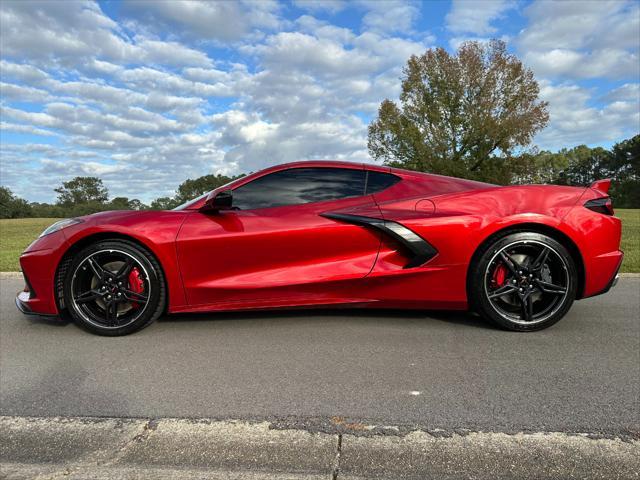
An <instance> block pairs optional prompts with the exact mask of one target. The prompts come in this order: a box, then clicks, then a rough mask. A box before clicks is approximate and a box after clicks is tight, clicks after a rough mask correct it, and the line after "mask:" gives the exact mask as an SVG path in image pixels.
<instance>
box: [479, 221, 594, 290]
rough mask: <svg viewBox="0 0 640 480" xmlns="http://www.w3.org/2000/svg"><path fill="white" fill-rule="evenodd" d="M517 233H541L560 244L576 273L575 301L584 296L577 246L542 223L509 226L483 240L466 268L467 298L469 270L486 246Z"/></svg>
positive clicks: (583, 272) (560, 232) (582, 275)
mask: <svg viewBox="0 0 640 480" xmlns="http://www.w3.org/2000/svg"><path fill="white" fill-rule="evenodd" d="M518 232H534V233H541V234H543V235H547V236H549V237H551V238H553V239H554V240H556V241H557V242H558V243H560V244H561V245H562V246H563V247H565V248H566V249H567V250H568V251H569V253H570V254H571V257H572V258H573V261H574V263H575V266H576V269H577V271H578V289H577V296H576V299H580V298H582V296H583V294H584V286H585V271H584V261H583V259H582V254H581V253H580V250H579V249H578V246H577V245H576V244H575V242H574V241H573V240H572V239H571V238H570V237H569V236H568V235H567V234H565V233H564V232H562V231H560V230H558V229H557V228H554V227H551V226H549V225H545V224H543V223H518V224H515V225H510V226H508V227H505V228H502V229H500V230H498V231H496V232H493V233H492V234H491V235H489V236H488V237H487V238H485V239H484V240H483V241H482V242H481V243H480V245H478V247H477V248H476V250H475V252H474V253H473V256H472V257H471V261H470V262H469V265H468V267H467V282H466V283H467V297H469V283H470V273H471V269H472V268H473V265H474V264H475V262H477V261H478V260H479V258H480V256H481V255H482V253H483V252H484V250H485V249H486V248H487V246H488V245H490V244H492V243H494V242H495V241H496V240H497V239H499V238H501V237H504V236H505V235H510V234H512V233H518Z"/></svg>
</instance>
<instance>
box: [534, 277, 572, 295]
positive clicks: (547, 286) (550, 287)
mask: <svg viewBox="0 0 640 480" xmlns="http://www.w3.org/2000/svg"><path fill="white" fill-rule="evenodd" d="M536 283H537V285H538V288H539V289H540V290H541V291H543V292H544V293H551V294H554V295H564V294H565V293H567V289H566V288H565V287H563V286H561V285H555V284H553V283H549V282H545V281H544V280H536Z"/></svg>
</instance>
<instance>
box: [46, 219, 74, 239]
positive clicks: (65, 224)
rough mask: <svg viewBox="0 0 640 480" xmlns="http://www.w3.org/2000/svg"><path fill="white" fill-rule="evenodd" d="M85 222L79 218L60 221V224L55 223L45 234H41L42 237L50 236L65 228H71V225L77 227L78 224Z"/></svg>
mask: <svg viewBox="0 0 640 480" xmlns="http://www.w3.org/2000/svg"><path fill="white" fill-rule="evenodd" d="M82 222H83V220H80V219H79V218H65V219H64V220H60V221H59V222H56V223H54V224H53V225H51V226H50V227H47V228H46V229H45V231H44V232H42V233H41V234H40V236H41V237H44V236H45V235H49V234H51V233H54V232H57V231H58V230H62V229H63V228H67V227H70V226H71V225H75V224H76V223H82Z"/></svg>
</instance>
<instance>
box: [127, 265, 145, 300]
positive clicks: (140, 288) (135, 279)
mask: <svg viewBox="0 0 640 480" xmlns="http://www.w3.org/2000/svg"><path fill="white" fill-rule="evenodd" d="M129 290H131V291H132V292H134V293H142V292H144V281H143V280H142V278H141V277H140V270H138V267H133V268H132V269H131V272H129ZM139 306H140V304H139V303H137V302H131V307H132V308H138V307H139Z"/></svg>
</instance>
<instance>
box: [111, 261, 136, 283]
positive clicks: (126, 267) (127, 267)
mask: <svg viewBox="0 0 640 480" xmlns="http://www.w3.org/2000/svg"><path fill="white" fill-rule="evenodd" d="M132 268H133V260H132V259H131V258H129V257H127V258H126V259H125V261H124V263H123V264H122V266H121V267H120V269H119V270H118V271H117V272H116V274H115V277H116V278H117V279H118V280H124V279H125V278H126V277H127V276H128V275H129V272H131V269H132Z"/></svg>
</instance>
